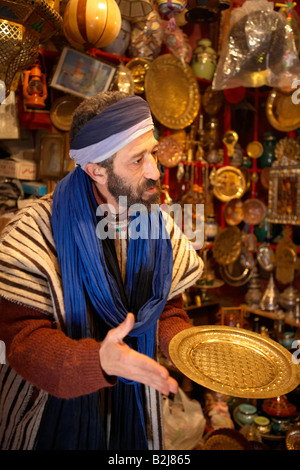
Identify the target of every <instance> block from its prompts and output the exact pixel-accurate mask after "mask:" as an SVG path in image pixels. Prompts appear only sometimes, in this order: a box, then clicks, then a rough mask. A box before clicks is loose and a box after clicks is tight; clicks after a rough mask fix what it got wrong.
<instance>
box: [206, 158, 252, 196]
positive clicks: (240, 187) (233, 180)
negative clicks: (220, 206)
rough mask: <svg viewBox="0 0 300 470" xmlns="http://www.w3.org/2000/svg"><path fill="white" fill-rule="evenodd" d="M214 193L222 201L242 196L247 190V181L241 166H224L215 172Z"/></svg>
mask: <svg viewBox="0 0 300 470" xmlns="http://www.w3.org/2000/svg"><path fill="white" fill-rule="evenodd" d="M212 184H213V193H214V195H215V196H216V197H217V198H218V199H220V201H223V202H227V201H230V200H231V199H234V198H241V197H242V196H243V194H244V193H245V191H246V181H245V178H244V175H243V173H242V172H241V170H240V169H239V168H236V167H234V166H230V165H228V166H224V167H222V168H219V169H218V170H216V172H215V174H214V179H213V181H212Z"/></svg>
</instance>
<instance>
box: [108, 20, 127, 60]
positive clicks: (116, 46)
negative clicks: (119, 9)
mask: <svg viewBox="0 0 300 470" xmlns="http://www.w3.org/2000/svg"><path fill="white" fill-rule="evenodd" d="M130 36H131V24H130V23H129V21H128V20H125V19H124V18H123V19H122V23H121V29H120V32H119V34H118V36H117V37H116V39H115V40H114V41H113V42H112V43H111V44H109V45H108V46H105V47H102V50H103V51H104V52H108V53H109V54H117V55H121V56H123V55H124V54H125V52H126V51H127V48H128V46H129V43H130Z"/></svg>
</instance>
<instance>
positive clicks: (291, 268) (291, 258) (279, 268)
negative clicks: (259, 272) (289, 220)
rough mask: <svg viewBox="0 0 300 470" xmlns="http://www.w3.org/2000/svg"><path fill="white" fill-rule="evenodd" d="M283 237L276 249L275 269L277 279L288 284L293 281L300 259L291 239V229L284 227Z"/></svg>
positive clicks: (299, 265)
mask: <svg viewBox="0 0 300 470" xmlns="http://www.w3.org/2000/svg"><path fill="white" fill-rule="evenodd" d="M282 233H283V238H282V239H281V240H280V242H279V243H278V245H277V249H276V271H275V276H276V279H277V281H279V282H282V283H283V284H290V283H291V282H293V281H294V276H295V270H296V269H299V267H300V259H299V258H298V256H297V246H296V245H295V244H294V243H293V241H292V239H291V229H290V228H289V227H285V228H284V230H283V232H282Z"/></svg>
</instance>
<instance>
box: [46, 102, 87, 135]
mask: <svg viewBox="0 0 300 470" xmlns="http://www.w3.org/2000/svg"><path fill="white" fill-rule="evenodd" d="M81 101H82V100H81V99H80V98H76V97H74V96H68V95H65V96H62V97H61V98H58V99H57V100H55V101H54V103H53V105H52V106H51V110H50V119H51V121H52V123H53V124H54V126H55V127H56V128H57V129H60V130H61V131H69V130H70V128H71V125H72V117H73V113H74V111H75V109H76V108H77V106H78V105H79V104H80V103H81Z"/></svg>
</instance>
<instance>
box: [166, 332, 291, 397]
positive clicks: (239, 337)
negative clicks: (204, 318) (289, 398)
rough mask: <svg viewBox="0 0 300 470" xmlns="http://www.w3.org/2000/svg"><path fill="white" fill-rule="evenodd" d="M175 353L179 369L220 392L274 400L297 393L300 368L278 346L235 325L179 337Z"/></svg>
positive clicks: (173, 345) (173, 346)
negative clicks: (294, 391)
mask: <svg viewBox="0 0 300 470" xmlns="http://www.w3.org/2000/svg"><path fill="white" fill-rule="evenodd" d="M169 352H170V356H171V359H172V361H173V363H174V364H175V365H176V366H177V367H178V369H179V370H180V371H181V372H182V373H183V374H184V375H186V376H187V377H189V378H190V379H191V380H193V381H194V382H196V383H198V384H200V385H202V386H204V387H206V388H209V389H210V390H213V391H215V392H219V393H224V394H227V395H231V396H234V397H241V398H256V399H258V398H261V399H265V398H272V397H276V396H279V395H285V394H286V393H289V392H291V391H292V390H294V389H295V388H296V387H297V386H298V385H299V383H300V373H299V372H300V366H299V365H297V364H294V363H293V361H292V355H291V353H290V352H289V351H288V350H287V349H286V348H284V347H283V346H281V345H280V344H279V343H277V342H276V341H273V340H271V339H270V338H267V337H265V336H262V335H260V334H258V333H253V332H252V331H248V330H245V329H242V328H235V327H230V326H220V325H214V326H197V327H193V328H189V329H186V330H183V331H181V332H180V333H178V334H177V335H176V336H175V337H174V338H173V339H172V341H171V343H170V346H169Z"/></svg>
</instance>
